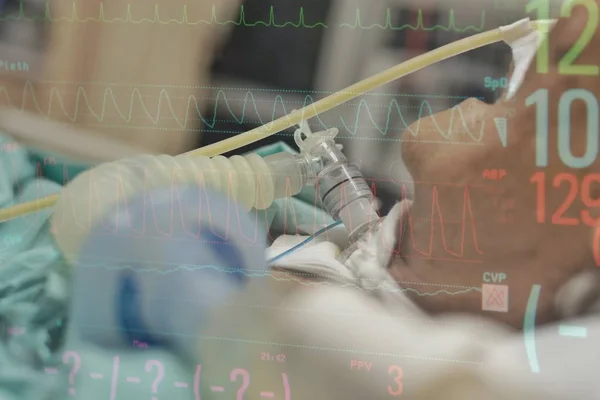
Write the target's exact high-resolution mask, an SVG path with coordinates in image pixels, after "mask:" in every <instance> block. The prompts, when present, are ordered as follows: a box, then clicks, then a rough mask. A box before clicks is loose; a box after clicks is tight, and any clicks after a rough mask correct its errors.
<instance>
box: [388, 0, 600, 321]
mask: <svg viewBox="0 0 600 400" xmlns="http://www.w3.org/2000/svg"><path fill="white" fill-rule="evenodd" d="M596 1H597V0H596ZM592 12H596V13H597V9H596V10H591V9H590V10H589V11H588V10H587V9H586V7H584V6H580V5H577V6H575V7H573V8H572V12H571V16H570V17H569V18H565V19H560V20H559V21H558V23H557V25H556V26H555V28H554V29H553V30H552V31H551V32H550V35H549V57H548V58H549V68H548V73H547V74H540V73H537V68H536V60H535V58H534V60H533V62H532V63H531V65H530V68H529V69H528V71H527V73H526V74H525V76H524V79H523V83H522V84H521V86H520V88H519V89H518V90H517V91H516V94H515V95H513V96H512V97H511V98H510V99H507V98H506V97H504V98H502V99H500V100H499V101H497V102H496V103H495V104H493V105H488V104H485V103H482V102H479V101H478V100H475V99H469V100H466V101H465V102H463V103H462V104H461V105H460V107H461V109H462V111H463V114H464V115H465V120H466V125H467V126H466V128H467V129H468V130H469V131H471V132H479V130H480V128H481V125H482V124H484V125H485V128H484V130H483V140H482V146H467V145H464V146H461V145H453V146H450V145H446V144H437V143H439V141H436V140H437V135H438V133H437V132H438V131H437V129H435V126H434V124H435V123H436V122H437V124H438V125H439V126H442V127H447V126H449V125H450V123H451V122H450V120H451V118H452V111H451V110H447V111H444V112H440V113H438V114H436V115H434V116H431V117H427V118H424V119H423V120H421V121H419V122H420V132H421V133H420V135H421V137H420V139H421V140H420V141H419V142H414V141H405V142H403V148H402V156H403V159H404V160H405V162H406V165H407V168H408V169H409V171H410V173H411V174H412V176H413V179H414V181H415V182H427V183H417V184H415V194H414V202H413V203H412V204H413V205H412V206H411V208H410V211H409V212H408V213H407V214H406V215H405V218H404V221H405V222H409V223H407V224H405V228H406V229H404V232H405V235H404V236H403V239H402V240H401V244H400V251H399V252H396V255H395V256H394V258H393V260H392V261H391V262H390V265H389V270H390V273H391V275H392V276H393V277H394V279H395V280H397V281H399V282H402V284H401V285H402V286H403V287H414V288H415V289H417V288H418V287H419V286H418V285H417V284H416V283H425V282H427V283H434V284H444V285H460V286H475V287H478V286H480V285H481V284H482V274H483V273H484V272H486V271H490V272H503V273H505V274H506V276H507V279H506V281H505V284H507V285H508V286H509V288H510V306H509V312H507V313H490V312H487V313H486V314H490V315H491V316H493V317H495V318H497V319H500V320H501V321H503V322H506V323H508V324H510V325H512V326H514V327H517V328H520V327H521V326H522V324H523V315H524V310H525V307H526V303H527V299H528V297H529V293H530V291H531V288H532V285H534V284H539V285H541V287H542V290H541V297H540V300H539V304H538V315H537V322H538V323H544V322H549V321H553V320H556V319H557V318H559V317H560V315H558V313H557V310H556V308H555V306H554V298H555V295H556V292H557V290H558V289H559V288H560V287H561V286H562V285H563V284H564V283H565V282H567V281H568V280H569V279H570V278H572V277H574V276H575V275H576V274H579V273H582V272H584V271H586V270H594V269H596V268H597V267H596V264H595V262H594V258H593V253H592V236H593V231H594V228H593V227H592V226H591V225H592V223H593V222H592V223H591V222H590V221H592V220H595V219H597V218H598V217H599V216H600V209H599V208H598V206H600V202H599V201H598V198H599V197H600V179H595V180H594V181H592V184H591V185H590V187H589V193H588V192H586V191H587V189H582V186H581V182H582V180H583V178H584V177H585V176H586V175H588V174H593V173H598V172H600V161H598V160H597V159H596V161H595V162H594V163H593V164H592V165H591V166H589V167H587V168H582V169H572V168H569V167H567V166H566V165H565V164H564V163H563V161H561V159H560V158H559V155H558V154H559V153H558V140H557V138H558V130H559V129H558V128H559V126H558V104H559V99H560V97H561V95H562V94H563V93H564V92H566V91H567V90H569V89H579V88H584V89H587V90H589V91H591V92H592V93H593V94H595V95H596V96H597V95H598V94H599V93H600V79H599V78H598V75H597V74H596V75H579V74H572V75H567V74H561V73H560V72H559V67H558V65H559V62H560V61H561V59H563V57H565V54H567V52H569V50H570V49H572V48H573V47H575V46H579V49H582V51H581V55H580V56H579V57H578V58H577V59H576V60H575V61H574V62H573V65H578V66H579V65H590V66H595V67H596V68H597V66H598V65H599V64H600V52H598V48H599V47H600V34H599V31H598V29H597V28H596V31H595V33H594V36H593V38H592V39H591V41H589V43H587V45H585V46H581V45H580V44H579V43H578V44H577V45H576V44H575V43H576V42H577V41H578V40H580V38H582V37H583V36H582V33H583V32H584V29H586V28H587V27H588V15H589V13H592ZM577 54H579V52H578V53H577ZM542 88H546V89H548V92H549V99H550V101H549V112H548V116H547V117H541V118H545V119H546V120H547V123H548V138H549V139H548V167H546V168H538V167H536V147H537V146H541V144H540V143H538V142H537V141H536V121H537V120H538V118H539V117H538V116H537V111H536V108H537V107H536V105H531V106H526V103H527V98H528V97H529V96H531V95H532V94H533V93H534V92H535V91H537V90H539V89H542ZM509 109H514V110H516V115H515V116H514V117H510V118H509V119H508V146H507V147H506V148H504V147H503V145H502V144H501V142H500V141H499V139H498V135H497V133H496V128H495V126H494V117H503V116H505V115H506V114H507V112H508V111H509ZM597 112H598V109H597V106H596V108H595V109H594V108H590V110H589V111H588V109H587V107H586V104H585V103H584V102H583V101H581V100H579V101H577V100H576V101H573V102H572V105H571V107H570V118H569V119H565V121H567V120H568V121H569V124H570V126H569V128H570V132H571V135H570V149H571V153H572V155H573V156H575V157H581V156H583V154H584V153H585V150H586V146H588V143H587V140H586V134H585V132H586V130H587V129H595V130H596V131H595V132H594V134H595V135H596V136H597V135H598V131H597V129H598V126H597V124H596V126H595V127H593V128H589V125H588V124H590V122H589V121H591V120H592V119H594V118H596V120H597V118H598V116H597ZM588 113H596V115H595V116H594V114H588ZM567 118H568V117H567ZM459 121H460V120H459ZM565 123H566V122H565ZM459 124H460V122H458V123H457V122H456V119H455V122H454V128H453V130H452V132H453V133H454V137H453V138H452V140H454V141H456V142H463V141H464V142H472V139H470V138H469V136H468V134H467V130H466V129H462V126H461V125H459ZM412 128H414V127H412ZM563 129H566V128H563ZM408 134H409V133H408V132H407V133H405V135H408ZM428 135H429V136H431V138H429V137H428ZM491 168H498V169H505V170H506V171H507V175H506V176H505V177H504V178H503V179H501V180H490V179H485V178H484V177H483V172H484V170H485V169H491ZM537 171H544V172H545V174H546V189H545V194H543V195H541V196H542V197H540V195H539V194H538V193H537V186H536V184H534V183H533V182H532V181H531V179H532V176H533V174H534V173H536V172H537ZM561 173H567V174H569V176H573V177H576V178H577V181H578V182H579V189H577V190H574V188H573V187H572V186H571V182H570V181H569V180H567V179H565V181H559V180H557V179H556V178H555V177H556V176H557V175H558V174H561ZM433 183H436V185H433ZM466 185H468V188H469V195H470V197H469V202H468V203H467V208H465V201H464V196H465V193H464V188H465V186H466ZM434 187H435V189H436V190H437V204H439V207H438V208H437V209H436V207H435V206H434V205H432V199H433V198H434V194H433V191H434ZM485 188H490V190H485ZM588 195H589V198H587V197H586V196H588ZM570 196H573V198H571V197H570ZM541 198H542V199H544V200H540V199H541ZM571 200H572V201H571ZM502 201H505V203H504V204H509V203H510V202H511V201H512V202H513V203H514V209H513V210H512V212H511V215H512V218H511V221H510V222H503V221H502V219H501V216H502V212H501V211H500V210H499V209H498V208H497V206H498V204H500V203H502ZM540 201H545V206H544V205H542V206H541V207H540ZM586 203H587V206H586ZM567 205H568V207H567ZM468 206H470V209H471V210H472V214H471V215H472V216H471V215H470V214H469V213H468V212H467V213H466V214H465V215H466V222H465V224H464V225H463V224H462V223H461V219H462V216H463V212H464V210H465V209H467V210H468ZM563 206H564V208H563ZM543 207H545V208H543ZM432 209H433V210H435V211H434V214H433V215H432ZM438 210H439V214H438ZM543 210H545V217H544V218H545V220H544V222H543V223H540V222H538V220H537V219H538V216H539V215H540V213H543V212H544V211H543ZM560 210H563V211H564V213H563V215H562V219H563V221H569V220H571V221H573V222H572V223H569V222H552V221H553V220H555V219H556V217H555V216H559V215H560ZM584 213H589V214H587V215H589V218H586V217H584V216H583V215H584ZM440 215H443V218H444V222H443V227H442V224H441V223H440V220H441V216H440ZM586 219H587V223H586V222H585V221H586ZM471 223H473V224H474V226H475V228H472V225H471ZM463 230H464V231H463ZM431 232H434V233H433V236H432V237H430V235H431ZM475 232H476V233H475ZM474 235H476V240H475V241H474V240H473V237H474ZM463 237H464V238H465V240H464V254H463V255H462V257H457V256H455V255H452V254H451V253H450V252H453V253H457V254H460V253H461V252H462V251H463V245H462V241H463V240H462V238H463ZM430 241H433V244H432V254H431V255H430V256H429V255H427V256H425V255H423V253H425V252H426V251H427V249H429V244H430ZM474 243H476V244H477V245H476V246H475V245H474ZM417 249H420V250H421V252H419V251H418V250H417ZM445 249H448V250H449V251H446V250H445ZM463 258H464V259H466V260H476V261H479V262H464V261H462V262H461V260H462V259H463ZM409 282H413V284H410V283H409ZM409 295H410V294H409ZM411 298H412V300H414V302H416V303H417V304H418V305H419V306H421V307H422V308H423V309H425V310H426V311H428V312H431V313H444V312H452V311H468V312H472V313H479V314H480V313H482V310H481V309H482V305H481V301H482V300H481V293H479V292H471V294H468V295H461V296H425V297H423V296H415V295H412V296H411Z"/></svg>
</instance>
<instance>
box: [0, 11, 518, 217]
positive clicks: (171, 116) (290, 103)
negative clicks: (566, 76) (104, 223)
mask: <svg viewBox="0 0 600 400" xmlns="http://www.w3.org/2000/svg"><path fill="white" fill-rule="evenodd" d="M0 4H2V6H1V7H2V11H1V16H2V17H1V21H0V32H1V34H2V43H1V45H0V50H1V54H2V56H1V59H0V62H1V63H2V65H3V66H4V68H0V73H1V77H0V78H1V87H0V92H1V94H0V106H2V107H10V108H15V109H18V110H26V111H28V112H31V114H32V115H36V116H37V117H40V118H42V119H44V120H53V121H61V122H64V123H67V124H70V125H76V126H77V127H78V128H85V129H86V132H87V133H85V135H89V136H90V137H102V138H104V139H109V140H110V141H112V142H115V143H117V144H120V145H122V146H125V145H127V146H130V147H131V148H132V150H131V151H133V152H140V151H141V152H144V151H145V152H152V153H168V154H177V153H181V152H183V151H186V150H189V149H191V148H195V147H199V146H202V145H206V144H209V143H213V142H216V141H219V140H222V139H224V138H226V137H229V136H232V135H235V134H237V133H240V132H243V131H246V130H248V129H250V128H253V127H256V126H258V125H260V124H263V123H265V122H268V121H270V120H272V119H274V118H277V117H280V116H282V115H284V114H285V113H288V112H289V111H290V110H292V109H294V108H300V107H302V106H304V105H306V104H309V103H311V102H313V101H316V100H318V99H320V98H322V97H324V96H327V95H328V94H330V93H332V92H334V91H336V90H339V89H342V88H344V87H346V86H348V85H350V84H352V83H354V82H356V81H358V80H360V79H363V78H366V77H368V76H370V75H372V74H374V73H377V72H380V71H382V70H384V69H386V68H388V67H390V66H393V65H395V64H397V63H400V62H402V61H404V60H407V59H409V58H411V57H414V56H416V55H418V54H422V53H424V52H427V51H429V50H431V49H434V48H437V47H439V46H442V45H444V44H447V43H450V42H452V41H454V40H457V39H460V38H462V37H466V36H469V35H473V34H475V33H477V32H481V31H484V30H488V29H491V28H494V27H498V26H500V25H502V24H508V23H511V22H514V21H516V20H518V19H520V18H523V17H525V16H526V14H525V4H524V2H521V1H513V0H508V1H497V0H495V1H485V2H478V3H477V5H476V6H474V4H473V3H472V2H470V1H466V0H448V1H429V0H428V1H423V0H419V1H416V0H414V1H410V0H389V1H376V2H373V1H370V0H308V1H304V2H298V1H295V0H274V1H272V2H270V3H265V2H263V1H260V0H245V1H243V2H240V1H238V0H223V1H219V2H215V3H213V2H203V1H200V2H195V3H194V4H193V5H191V4H188V3H186V2H184V1H181V0H171V1H158V2H157V3H155V2H147V1H142V0H133V1H130V2H127V3H123V2H117V1H102V2H100V1H90V0H87V1H85V2H84V1H71V0H69V1H67V0H55V1H52V2H45V1H42V0H27V1H18V0H4V1H3V2H2V3H0ZM509 63H510V51H509V49H508V47H507V46H506V45H504V44H497V45H493V46H487V47H485V48H483V49H480V50H477V51H472V52H470V53H467V54H464V55H462V56H460V57H456V58H453V59H451V60H448V61H445V62H442V63H440V64H438V65H436V66H434V67H431V68H427V69H425V70H423V71H420V72H419V73H417V74H414V75H412V76H411V77H410V78H407V79H402V80H399V81H397V82H394V83H393V84H390V85H387V86H386V87H383V88H381V89H380V90H378V91H377V92H375V93H369V94H367V95H365V96H362V97H361V98H359V99H356V100H353V101H351V102H350V103H348V104H346V105H344V106H342V107H338V108H336V109H335V110H332V111H330V112H328V113H326V114H324V115H321V116H319V118H314V119H313V120H312V121H311V125H312V126H313V129H318V128H319V127H323V128H324V127H337V128H339V129H340V135H339V137H341V138H342V141H343V142H344V145H345V149H346V152H347V155H348V156H349V158H350V159H351V160H353V161H354V162H355V163H357V164H359V166H360V167H361V168H362V170H363V172H364V173H365V174H366V176H368V177H369V178H372V180H373V185H374V188H375V190H376V192H377V196H378V197H380V198H381V199H382V200H383V203H384V206H385V207H388V206H389V205H390V204H392V203H393V201H394V200H395V199H397V198H398V195H399V193H398V191H399V185H398V184H394V183H393V182H392V181H391V179H390V174H392V175H394V177H395V179H403V177H404V175H405V172H404V168H403V164H402V160H400V159H399V155H400V150H399V146H400V142H399V137H400V134H401V133H402V132H403V130H404V129H405V128H406V127H407V126H408V125H410V123H412V122H413V121H415V120H416V119H417V118H418V117H419V116H422V115H426V114H431V113H435V112H437V111H440V110H443V109H447V108H449V107H451V106H453V105H454V104H457V103H459V102H461V101H462V100H464V99H465V98H466V97H477V98H480V99H482V100H484V101H488V102H490V101H494V99H495V97H496V96H497V93H499V92H500V91H501V90H502V87H497V88H493V87H490V84H489V80H490V79H493V80H500V79H501V78H502V77H504V76H505V74H506V71H507V68H508V65H509ZM13 64H14V65H13ZM486 78H488V81H486ZM486 82H487V84H486ZM7 121H8V122H7ZM20 122H22V121H20ZM4 125H5V129H7V130H8V131H9V133H11V134H12V135H13V136H17V137H19V135H20V136H21V137H22V140H23V141H28V142H29V143H31V144H33V145H35V144H38V143H41V144H40V145H39V146H38V147H40V148H44V149H46V150H48V149H52V150H56V151H58V152H59V153H60V154H62V155H69V156H71V157H72V158H75V159H78V160H81V161H82V162H87V161H88V160H89V159H94V160H101V161H102V160H105V159H107V158H109V159H110V158H111V156H114V155H113V152H110V151H107V152H104V153H102V151H99V148H100V147H102V146H89V145H86V142H81V143H82V144H81V145H75V144H74V143H70V142H71V141H70V140H67V139H64V140H60V139H57V138H60V136H56V135H52V134H50V133H49V132H46V133H43V132H40V131H39V130H40V129H39V128H36V129H34V128H31V129H30V130H32V129H33V130H35V131H36V132H35V134H34V135H33V136H35V138H32V137H31V136H32V134H31V133H27V132H21V131H26V130H27V129H25V128H23V127H22V126H23V124H22V123H21V124H20V125H19V127H18V128H14V127H13V128H12V130H11V126H10V121H9V119H7V118H5V121H4ZM6 125H8V126H6ZM35 126H36V127H37V125H35ZM447 128H448V127H446V129H447ZM14 131H19V132H20V134H19V132H14ZM78 135H79V136H80V137H81V136H82V135H84V133H82V132H79V133H78ZM412 140H419V135H418V132H414V139H412ZM440 140H442V141H444V140H445V138H444V127H440ZM277 141H285V142H287V143H289V144H291V145H293V140H292V136H291V132H283V133H281V134H278V135H276V136H274V137H272V138H270V139H269V142H277ZM67 142H69V143H67ZM476 142H477V140H476V138H474V144H476ZM264 144H265V142H261V143H260V144H257V146H262V145H264ZM249 149H251V148H244V149H240V150H239V151H238V152H245V151H248V150H249ZM92 153H94V154H92ZM96 153H97V154H96ZM382 161H383V162H382ZM46 164H52V162H47V163H46ZM47 167H48V166H47ZM70 178H72V176H71V177H68V178H65V179H70Z"/></svg>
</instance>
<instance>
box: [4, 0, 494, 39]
mask: <svg viewBox="0 0 600 400" xmlns="http://www.w3.org/2000/svg"><path fill="white" fill-rule="evenodd" d="M50 9H51V7H50V4H49V3H46V8H45V11H44V14H43V15H37V16H28V15H25V12H24V6H23V3H21V5H20V7H19V12H18V13H17V14H15V15H8V16H1V17H0V21H7V20H25V21H46V22H80V23H81V22H103V23H131V24H143V23H149V24H162V25H168V24H180V25H200V24H204V25H236V26H245V27H256V26H265V27H272V28H308V29H312V28H329V27H330V26H329V25H327V24H326V23H325V22H321V21H319V22H314V23H307V22H306V17H305V11H304V10H305V9H304V7H300V9H299V11H298V20H297V22H294V21H285V22H281V21H278V20H277V18H276V17H275V7H274V6H270V8H269V19H268V20H267V21H247V18H246V14H245V10H244V6H243V5H242V6H240V12H239V18H238V19H237V20H233V19H226V20H220V19H219V18H218V16H217V11H216V7H215V6H214V5H213V6H212V11H211V16H210V19H197V18H194V17H193V16H191V15H190V13H189V12H188V8H187V5H184V6H183V9H182V15H181V18H180V19H175V18H168V19H164V18H161V17H160V11H159V7H158V4H156V5H155V6H154V15H153V16H152V17H151V18H147V17H142V18H135V17H134V16H133V14H134V12H133V11H132V9H131V4H128V5H127V9H126V11H125V16H119V17H113V18H110V17H107V15H106V14H107V13H106V12H105V10H104V5H103V4H102V3H100V9H99V11H98V16H97V17H86V18H81V17H79V16H78V12H77V7H76V5H75V3H73V6H72V9H71V15H70V16H61V17H56V16H52V14H51V10H50ZM392 20H393V18H392V12H391V10H390V9H389V8H388V9H387V10H386V14H385V22H384V23H383V24H380V23H373V24H365V23H363V17H361V13H360V9H358V8H357V9H356V14H355V19H354V21H353V22H352V23H342V24H340V25H339V26H338V27H339V28H343V27H347V28H352V29H365V30H369V29H375V28H378V29H386V30H404V29H412V30H424V31H433V30H443V31H456V32H469V31H475V32H480V31H482V30H483V29H484V26H485V20H486V16H485V11H482V12H481V21H480V25H479V26H476V25H467V26H464V27H458V26H457V23H456V16H455V12H454V10H453V9H452V10H450V11H449V14H448V24H447V25H439V24H438V25H433V26H424V23H423V12H422V10H421V9H419V11H418V16H417V21H416V23H415V25H411V24H404V25H399V26H394V24H393V22H392Z"/></svg>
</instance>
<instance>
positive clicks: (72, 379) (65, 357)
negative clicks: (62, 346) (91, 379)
mask: <svg viewBox="0 0 600 400" xmlns="http://www.w3.org/2000/svg"><path fill="white" fill-rule="evenodd" d="M71 358H72V359H73V368H71V372H70V373H69V384H70V385H71V386H72V387H70V388H69V394H70V395H71V396H75V387H74V386H75V375H76V374H77V371H79V368H80V367H81V358H79V354H77V353H75V352H74V351H67V352H65V354H63V358H62V359H63V363H65V364H68V363H69V359H71Z"/></svg>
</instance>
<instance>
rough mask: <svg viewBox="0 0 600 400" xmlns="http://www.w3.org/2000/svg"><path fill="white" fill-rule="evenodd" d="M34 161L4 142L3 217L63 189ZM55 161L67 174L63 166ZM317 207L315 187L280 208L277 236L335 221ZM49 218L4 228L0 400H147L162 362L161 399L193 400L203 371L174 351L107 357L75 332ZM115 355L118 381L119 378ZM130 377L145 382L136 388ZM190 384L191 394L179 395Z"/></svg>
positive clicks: (0, 157)
mask: <svg viewBox="0 0 600 400" xmlns="http://www.w3.org/2000/svg"><path fill="white" fill-rule="evenodd" d="M280 151H288V152H293V150H292V149H291V148H289V147H288V146H287V145H285V144H283V143H278V144H275V145H271V146H266V147H263V148H261V149H259V150H258V151H257V153H259V154H260V155H262V156H265V155H268V154H273V153H276V152H280ZM37 162H38V160H36V158H35V154H30V153H29V152H27V151H26V150H25V149H23V148H21V147H18V145H15V144H14V143H13V141H12V139H10V138H8V137H7V136H4V135H2V134H0V207H1V208H4V207H8V206H11V205H13V204H17V203H20V202H23V201H29V200H33V199H36V198H38V197H43V196H47V195H49V194H54V193H58V192H59V191H60V190H61V186H60V185H59V184H58V183H55V182H52V181H49V180H46V179H42V178H38V177H37V170H38V169H37ZM56 162H57V164H59V165H60V160H59V159H58V158H57V159H56ZM67 167H68V166H67ZM313 204H314V190H312V189H310V188H307V189H305V190H303V191H302V192H301V193H300V194H299V195H298V196H297V198H294V199H281V200H277V201H276V202H275V203H274V204H273V206H272V207H271V208H269V209H268V210H267V211H266V212H267V216H268V224H269V226H270V227H271V230H272V231H274V232H277V233H288V234H293V233H297V232H299V233H302V232H305V231H310V230H311V228H312V229H314V226H322V225H324V224H329V223H331V222H333V221H332V220H331V218H330V217H329V216H328V215H327V214H326V213H325V212H324V211H323V210H321V209H318V208H315V207H314V206H313ZM50 214H51V211H50V210H44V211H40V212H37V213H35V214H32V215H29V216H25V217H21V218H18V219H14V220H11V221H8V222H5V223H0V399H1V400H17V399H18V400H57V399H75V400H77V399H81V400H100V399H110V400H119V399H141V398H148V399H150V398H151V397H152V396H153V395H154V393H153V391H152V386H153V382H154V379H155V378H156V377H157V373H158V369H157V368H158V367H157V365H158V363H154V364H148V365H147V363H148V362H149V361H152V360H155V361H158V362H160V365H161V366H162V367H163V370H164V376H163V378H162V381H161V382H160V383H159V384H158V391H157V393H156V397H158V398H159V399H169V400H187V399H190V400H192V399H195V396H194V385H193V378H194V372H195V369H196V365H191V364H189V362H186V361H184V360H183V359H181V358H179V357H177V356H176V355H175V354H174V353H172V352H171V351H169V350H168V349H161V348H157V349H155V348H148V349H139V348H138V349H136V348H134V347H133V344H132V346H131V347H129V348H106V347H102V348H101V347H97V346H94V345H92V344H90V343H87V342H85V341H83V340H81V339H80V338H79V337H78V336H77V334H76V333H75V331H74V330H72V329H70V327H69V324H68V303H69V294H70V292H71V289H70V287H69V283H70V282H69V270H68V267H65V265H64V263H63V261H62V258H61V255H60V253H59V251H58V250H57V249H56V247H55V245H54V242H53V239H52V236H51V234H50V232H49V227H48V217H49V216H50ZM98 329H102V327H98ZM140 346H142V347H143V344H140ZM117 356H118V371H117V372H118V373H116V374H114V375H113V373H114V372H115V357H117ZM76 367H78V368H76ZM205 367H206V366H205ZM128 378H139V383H136V382H132V381H131V380H128ZM224 379H225V381H228V377H224ZM134 380H135V379H134ZM175 382H179V383H178V385H179V386H176V385H175ZM184 383H185V384H187V385H188V387H181V386H182V384H184ZM202 386H204V387H205V386H206V383H204V384H203V385H202ZM111 390H112V392H111ZM69 391H71V392H69ZM112 394H114V396H113V395H112ZM207 394H208V393H203V396H206V395H207ZM211 394H212V393H211ZM217 396H218V395H217ZM202 398H204V397H202ZM219 398H220V397H219Z"/></svg>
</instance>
